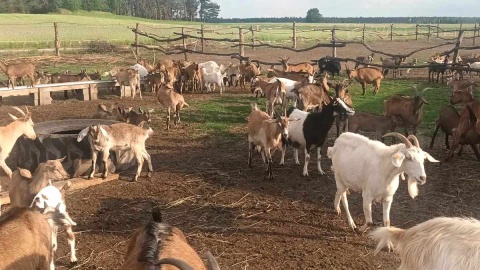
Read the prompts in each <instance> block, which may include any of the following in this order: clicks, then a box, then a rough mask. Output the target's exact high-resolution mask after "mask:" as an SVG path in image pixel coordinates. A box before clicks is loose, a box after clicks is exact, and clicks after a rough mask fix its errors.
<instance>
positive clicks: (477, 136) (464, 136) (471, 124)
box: [445, 100, 480, 160]
mask: <svg viewBox="0 0 480 270" xmlns="http://www.w3.org/2000/svg"><path fill="white" fill-rule="evenodd" d="M479 109H480V103H479V102H478V101H477V100H475V101H474V102H471V103H469V104H467V105H466V106H465V109H463V111H462V113H461V115H460V118H459V120H458V125H457V127H456V128H454V129H453V130H452V135H453V145H452V148H450V152H449V153H448V155H447V157H446V158H445V160H448V159H450V158H452V157H453V154H454V152H455V149H456V148H457V147H458V146H459V145H464V144H468V145H470V146H471V147H472V149H473V152H474V153H475V156H476V157H477V159H478V160H480V153H479V152H478V149H477V147H476V144H478V143H480V133H479V132H478V129H477V125H478V116H477V115H478V111H479ZM460 152H461V149H460ZM459 154H460V153H459Z"/></svg>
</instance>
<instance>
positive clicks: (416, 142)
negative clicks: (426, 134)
mask: <svg viewBox="0 0 480 270" xmlns="http://www.w3.org/2000/svg"><path fill="white" fill-rule="evenodd" d="M407 139H408V140H410V139H412V140H413V142H414V143H415V146H416V147H418V148H420V143H419V142H418V139H417V137H415V135H412V134H410V135H408V137H407Z"/></svg>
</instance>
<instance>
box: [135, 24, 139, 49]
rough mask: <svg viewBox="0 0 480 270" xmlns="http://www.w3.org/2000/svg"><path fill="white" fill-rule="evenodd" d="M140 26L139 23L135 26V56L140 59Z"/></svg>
mask: <svg viewBox="0 0 480 270" xmlns="http://www.w3.org/2000/svg"><path fill="white" fill-rule="evenodd" d="M138 26H139V23H136V25H135V45H136V46H135V54H136V57H138Z"/></svg>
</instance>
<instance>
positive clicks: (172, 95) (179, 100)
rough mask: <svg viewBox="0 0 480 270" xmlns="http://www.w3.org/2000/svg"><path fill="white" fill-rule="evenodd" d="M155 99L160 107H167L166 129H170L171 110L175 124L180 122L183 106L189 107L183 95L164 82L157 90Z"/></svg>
mask: <svg viewBox="0 0 480 270" xmlns="http://www.w3.org/2000/svg"><path fill="white" fill-rule="evenodd" d="M157 100H158V102H159V103H160V105H161V106H162V107H165V108H167V130H169V129H170V114H171V111H172V110H173V113H174V115H173V122H174V124H175V126H177V124H179V123H180V110H181V109H182V108H183V106H187V108H188V107H190V106H189V105H188V104H187V103H186V102H185V99H184V98H183V96H182V95H181V94H179V93H177V92H175V90H174V89H173V86H172V85H170V84H165V85H162V86H161V87H160V89H158V91H157Z"/></svg>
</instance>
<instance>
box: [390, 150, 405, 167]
mask: <svg viewBox="0 0 480 270" xmlns="http://www.w3.org/2000/svg"><path fill="white" fill-rule="evenodd" d="M404 159H405V155H404V154H403V153H402V152H397V153H395V154H393V155H392V164H393V166H395V167H397V168H400V166H402V162H403V160H404Z"/></svg>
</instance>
